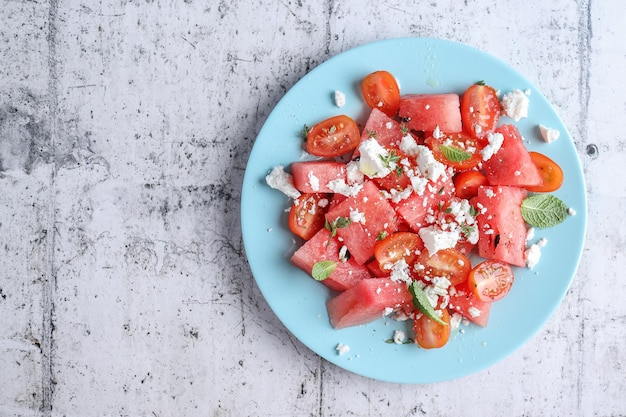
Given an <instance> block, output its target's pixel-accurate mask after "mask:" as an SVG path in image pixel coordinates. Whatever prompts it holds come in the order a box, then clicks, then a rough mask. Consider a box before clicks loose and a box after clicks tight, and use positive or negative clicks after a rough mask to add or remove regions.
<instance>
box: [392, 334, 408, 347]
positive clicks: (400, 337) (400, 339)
mask: <svg viewBox="0 0 626 417" xmlns="http://www.w3.org/2000/svg"><path fill="white" fill-rule="evenodd" d="M404 339H406V335H405V334H404V332H403V331H402V330H396V331H395V332H393V343H395V344H396V345H401V344H402V343H403V342H404Z"/></svg>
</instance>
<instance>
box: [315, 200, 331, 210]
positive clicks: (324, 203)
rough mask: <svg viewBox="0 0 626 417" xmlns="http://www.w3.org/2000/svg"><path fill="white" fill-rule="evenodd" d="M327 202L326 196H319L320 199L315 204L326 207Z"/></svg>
mask: <svg viewBox="0 0 626 417" xmlns="http://www.w3.org/2000/svg"><path fill="white" fill-rule="evenodd" d="M328 203H330V202H329V201H328V199H327V198H320V200H319V201H318V202H317V205H318V206H320V207H321V208H325V207H328Z"/></svg>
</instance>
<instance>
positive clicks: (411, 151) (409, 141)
mask: <svg viewBox="0 0 626 417" xmlns="http://www.w3.org/2000/svg"><path fill="white" fill-rule="evenodd" d="M418 146H419V145H418V144H417V142H416V141H415V139H414V138H413V136H411V135H404V136H402V139H401V140H400V150H401V151H402V152H404V153H405V154H407V155H409V156H416V155H417V154H418V153H419V147H418Z"/></svg>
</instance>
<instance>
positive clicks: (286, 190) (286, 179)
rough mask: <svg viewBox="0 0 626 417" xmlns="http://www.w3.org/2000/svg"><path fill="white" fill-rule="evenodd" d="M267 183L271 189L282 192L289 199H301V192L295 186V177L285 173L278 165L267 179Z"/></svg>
mask: <svg viewBox="0 0 626 417" xmlns="http://www.w3.org/2000/svg"><path fill="white" fill-rule="evenodd" d="M265 182H266V183H267V185H269V186H270V187H272V188H274V189H276V190H278V191H281V192H282V193H283V194H285V195H286V196H287V197H290V198H298V197H300V191H298V190H296V187H294V185H293V176H292V175H291V174H289V173H288V172H285V170H284V168H283V166H282V165H276V166H275V167H274V168H273V169H272V171H271V172H270V173H269V174H268V175H267V176H266V177H265Z"/></svg>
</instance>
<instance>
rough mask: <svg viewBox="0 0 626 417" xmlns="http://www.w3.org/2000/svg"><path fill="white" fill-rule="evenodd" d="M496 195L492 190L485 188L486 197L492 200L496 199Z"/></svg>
mask: <svg viewBox="0 0 626 417" xmlns="http://www.w3.org/2000/svg"><path fill="white" fill-rule="evenodd" d="M495 195H496V193H494V192H493V190H492V189H491V188H485V197H487V198H492V197H495Z"/></svg>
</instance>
